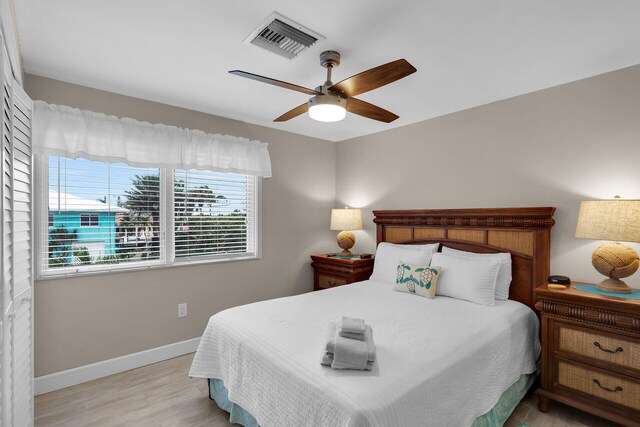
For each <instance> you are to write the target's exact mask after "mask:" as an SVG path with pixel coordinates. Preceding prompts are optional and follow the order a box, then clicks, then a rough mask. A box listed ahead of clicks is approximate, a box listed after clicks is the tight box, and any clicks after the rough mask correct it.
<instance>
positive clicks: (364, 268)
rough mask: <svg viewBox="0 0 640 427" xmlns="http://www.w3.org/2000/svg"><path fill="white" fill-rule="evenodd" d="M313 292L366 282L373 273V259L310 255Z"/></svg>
mask: <svg viewBox="0 0 640 427" xmlns="http://www.w3.org/2000/svg"><path fill="white" fill-rule="evenodd" d="M311 259H312V261H313V262H312V263H311V267H313V290H314V291H318V290H320V289H329V288H334V287H336V286H341V285H347V284H349V283H353V282H359V281H361V280H367V279H368V278H369V276H371V273H372V272H373V258H366V259H361V258H335V257H329V256H327V255H311Z"/></svg>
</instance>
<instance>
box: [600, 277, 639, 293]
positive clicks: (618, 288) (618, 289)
mask: <svg viewBox="0 0 640 427" xmlns="http://www.w3.org/2000/svg"><path fill="white" fill-rule="evenodd" d="M596 287H597V288H598V289H600V290H601V291H604V292H613V293H614V294H630V293H631V291H632V289H631V288H630V287H629V285H627V284H626V283H625V282H624V281H623V280H620V279H614V278H612V277H609V278H608V279H604V280H603V281H602V282H600V283H598V284H597V285H596Z"/></svg>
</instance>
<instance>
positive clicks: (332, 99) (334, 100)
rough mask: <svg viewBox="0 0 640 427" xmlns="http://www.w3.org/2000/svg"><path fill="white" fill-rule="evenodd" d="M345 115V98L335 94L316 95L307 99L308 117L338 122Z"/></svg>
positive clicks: (320, 120) (321, 120)
mask: <svg viewBox="0 0 640 427" xmlns="http://www.w3.org/2000/svg"><path fill="white" fill-rule="evenodd" d="M346 115H347V100H346V99H344V98H340V97H339V96H337V95H316V96H313V97H311V98H310V99H309V117H311V118H312V119H313V120H317V121H319V122H339V121H340V120H342V119H344V118H345V117H346Z"/></svg>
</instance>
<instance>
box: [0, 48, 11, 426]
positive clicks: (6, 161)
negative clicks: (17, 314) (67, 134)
mask: <svg viewBox="0 0 640 427" xmlns="http://www.w3.org/2000/svg"><path fill="white" fill-rule="evenodd" d="M7 62H8V61H7V59H6V56H5V55H4V51H3V55H2V63H1V65H2V70H1V71H2V130H1V131H2V201H1V203H2V212H1V215H2V222H1V226H2V236H1V239H2V292H1V295H0V298H2V313H1V314H2V346H1V347H0V349H1V351H2V357H0V363H2V400H1V404H0V406H1V411H2V419H1V422H2V425H3V426H10V425H12V423H13V420H12V413H13V411H12V393H11V391H12V388H13V386H12V377H13V375H12V372H11V368H12V356H13V350H12V347H11V344H12V332H13V323H14V322H13V318H14V317H13V316H14V307H13V295H14V294H13V277H12V272H13V269H12V264H13V244H12V242H13V221H12V216H13V155H12V151H13V150H12V136H11V134H12V124H11V122H12V112H11V110H12V107H11V104H12V102H11V88H10V86H9V82H10V80H9V79H8V77H7V72H8V70H9V64H8V63H7ZM9 76H10V73H9Z"/></svg>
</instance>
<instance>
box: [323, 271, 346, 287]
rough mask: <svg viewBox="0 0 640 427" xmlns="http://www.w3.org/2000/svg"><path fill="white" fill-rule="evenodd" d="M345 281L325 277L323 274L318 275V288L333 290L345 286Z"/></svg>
mask: <svg viewBox="0 0 640 427" xmlns="http://www.w3.org/2000/svg"><path fill="white" fill-rule="evenodd" d="M346 284H347V280H346V279H339V278H337V277H333V276H326V275H324V274H319V275H318V287H320V288H322V289H328V288H335V287H336V286H341V285H346Z"/></svg>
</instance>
